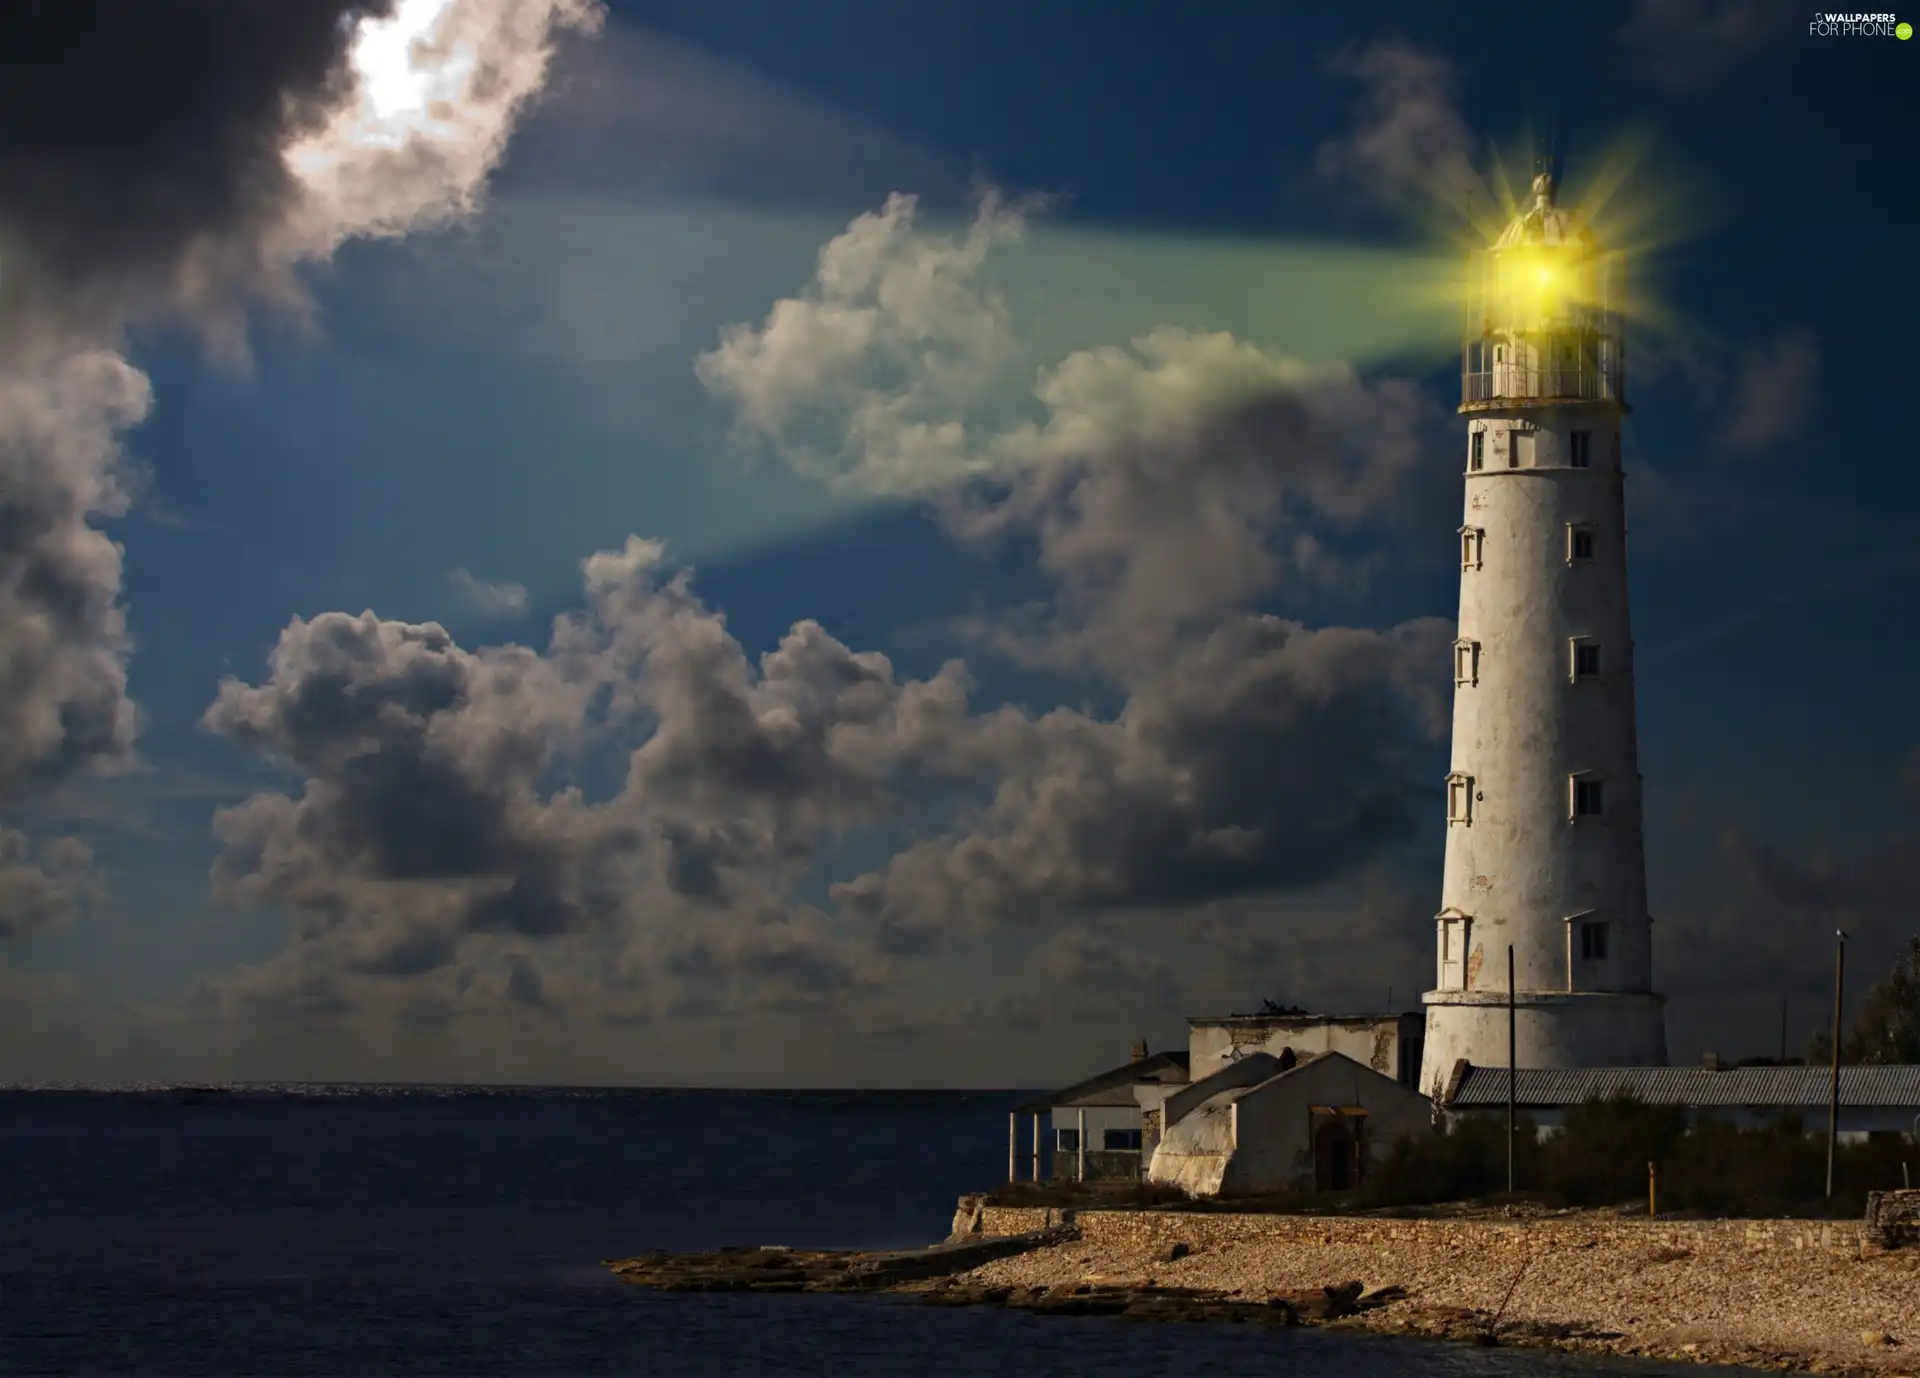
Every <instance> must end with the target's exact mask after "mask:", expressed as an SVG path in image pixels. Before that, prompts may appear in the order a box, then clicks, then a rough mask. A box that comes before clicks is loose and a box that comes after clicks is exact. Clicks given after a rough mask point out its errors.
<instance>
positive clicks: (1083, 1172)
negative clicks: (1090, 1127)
mask: <svg viewBox="0 0 1920 1378" xmlns="http://www.w3.org/2000/svg"><path fill="white" fill-rule="evenodd" d="M1079 1168H1080V1180H1081V1181H1083V1182H1084V1181H1086V1180H1087V1112H1086V1111H1084V1110H1082V1111H1081V1112H1080V1162H1079Z"/></svg>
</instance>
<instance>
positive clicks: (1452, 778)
mask: <svg viewBox="0 0 1920 1378" xmlns="http://www.w3.org/2000/svg"><path fill="white" fill-rule="evenodd" d="M1447 822H1449V823H1471V822H1473V777H1472V776H1471V775H1462V774H1460V773H1459V772H1458V771H1455V772H1454V773H1453V774H1452V775H1449V776H1448V777H1447Z"/></svg>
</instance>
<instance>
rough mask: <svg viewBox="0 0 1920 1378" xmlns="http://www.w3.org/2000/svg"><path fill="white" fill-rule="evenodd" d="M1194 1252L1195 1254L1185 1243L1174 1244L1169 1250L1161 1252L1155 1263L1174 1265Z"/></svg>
mask: <svg viewBox="0 0 1920 1378" xmlns="http://www.w3.org/2000/svg"><path fill="white" fill-rule="evenodd" d="M1192 1252H1193V1249H1192V1247H1191V1246H1190V1245H1188V1244H1186V1243H1184V1242H1182V1243H1178V1244H1173V1245H1170V1246H1168V1248H1166V1249H1165V1250H1164V1251H1163V1252H1161V1253H1160V1254H1159V1255H1158V1256H1156V1257H1155V1259H1154V1262H1156V1263H1174V1262H1177V1261H1179V1260H1180V1259H1183V1258H1185V1257H1186V1256H1187V1255H1188V1254H1190V1253H1192Z"/></svg>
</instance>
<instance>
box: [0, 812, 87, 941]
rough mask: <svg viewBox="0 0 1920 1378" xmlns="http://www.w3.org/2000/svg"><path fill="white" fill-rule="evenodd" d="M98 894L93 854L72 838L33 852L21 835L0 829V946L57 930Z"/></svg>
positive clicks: (42, 846) (32, 845)
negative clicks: (28, 936) (0, 943)
mask: <svg viewBox="0 0 1920 1378" xmlns="http://www.w3.org/2000/svg"><path fill="white" fill-rule="evenodd" d="M101 893H102V885H101V877H100V873H99V871H98V870H97V869H95V867H94V864H93V852H92V851H91V850H90V849H89V848H88V847H87V845H86V844H85V843H84V842H81V841H80V840H79V839H78V838H72V837H62V838H55V839H53V840H51V841H48V842H43V843H41V844H40V845H39V846H38V847H36V846H35V845H34V844H33V842H32V841H31V840H30V839H29V838H28V837H27V836H26V835H25V834H24V833H19V832H15V831H14V830H12V829H11V828H0V941H4V940H6V939H10V938H19V937H22V936H24V935H26V934H30V933H36V932H41V931H44V930H46V929H49V928H57V927H59V926H60V925H62V924H64V923H66V922H67V920H69V919H70V918H72V917H73V915H74V913H75V911H76V910H78V909H80V908H82V907H84V906H85V905H87V904H90V903H93V902H95V901H97V900H98V899H99V898H100V895H101Z"/></svg>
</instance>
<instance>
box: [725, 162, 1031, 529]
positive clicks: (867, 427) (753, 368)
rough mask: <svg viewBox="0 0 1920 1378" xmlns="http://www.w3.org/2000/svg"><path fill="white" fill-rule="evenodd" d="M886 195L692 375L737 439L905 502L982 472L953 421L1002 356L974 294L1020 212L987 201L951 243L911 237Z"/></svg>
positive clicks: (909, 220) (1001, 319)
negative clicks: (728, 416) (801, 285)
mask: <svg viewBox="0 0 1920 1378" xmlns="http://www.w3.org/2000/svg"><path fill="white" fill-rule="evenodd" d="M917 212H918V203H917V201H916V199H915V198H914V197H912V196H905V195H894V196H890V197H888V198H887V202H886V204H885V205H884V206H883V207H882V208H881V209H880V210H879V211H876V212H868V213H867V214H864V215H861V216H859V217H858V218H857V219H855V220H854V221H853V223H852V224H850V225H849V226H848V227H847V229H846V231H845V232H844V233H843V234H840V235H838V236H836V237H835V238H834V239H832V240H831V241H829V242H828V243H827V245H826V246H825V247H824V248H822V249H821V251H820V259H819V265H818V268H817V271H816V272H815V274H814V280H813V282H812V283H811V284H810V286H809V288H808V290H807V291H806V292H805V293H804V294H803V295H801V296H797V297H788V298H785V299H783V300H781V301H780V302H778V303H776V304H775V306H774V308H773V310H772V311H771V312H769V313H768V315H767V318H766V320H765V321H764V322H762V323H761V324H760V325H759V326H749V325H734V326H730V327H728V328H727V330H726V331H724V332H723V333H722V336H721V340H720V343H719V345H718V346H717V347H716V348H714V349H712V350H710V351H708V352H707V353H705V354H702V355H701V356H700V357H699V359H698V360H697V361H696V364H695V372H696V373H697V375H698V376H699V378H700V381H701V382H702V383H703V384H705V385H706V387H707V388H708V390H709V391H711V392H712V393H713V394H714V395H716V396H717V397H721V398H723V399H725V400H726V401H727V402H729V403H730V404H731V405H732V406H733V408H734V411H735V416H736V419H737V422H738V427H739V430H740V432H741V433H742V434H743V435H744V436H746V437H748V438H749V439H752V440H755V441H761V442H765V443H767V444H770V445H771V446H772V447H773V448H774V449H776V450H777V451H778V452H779V453H780V454H781V455H782V456H783V457H784V458H786V459H787V460H788V461H790V462H791V463H793V464H794V465H795V467H797V468H799V469H801V470H803V471H805V472H808V473H812V474H814V475H816V476H818V477H821V478H825V479H829V480H832V481H835V482H842V483H846V484H849V485H851V486H855V487H859V488H862V489H866V490H870V491H878V492H914V491H921V490H924V489H926V488H928V487H930V486H938V485H941V484H946V483H952V482H955V481H957V480H959V479H961V478H964V477H966V476H967V475H969V474H972V473H978V472H981V471H983V470H984V469H986V468H988V467H990V465H991V463H992V459H991V457H990V456H986V455H980V454H976V453H975V452H974V450H975V446H974V444H973V442H972V439H971V437H970V436H969V434H968V429H967V423H966V421H965V420H964V419H962V417H961V415H960V414H961V413H963V412H965V411H966V410H967V408H968V407H969V405H970V404H972V403H974V402H975V400H976V399H977V398H978V396H979V395H980V393H981V392H982V391H983V390H984V389H985V388H986V387H987V385H988V384H990V383H991V381H992V380H993V378H994V376H995V373H996V371H997V369H998V368H999V367H1001V366H1002V365H1004V364H1005V362H1006V361H1007V360H1008V359H1009V357H1010V356H1011V355H1012V353H1013V337H1012V333H1011V327H1010V322H1009V320H1008V314H1007V307H1006V304H1005V302H1004V301H1003V300H1002V299H1001V298H1000V297H999V296H998V295H997V294H996V293H994V292H992V291H990V290H988V289H986V288H985V287H983V286H981V285H980V283H979V281H978V276H979V269H980V266H981V264H982V263H983V262H984V260H985V258H986V255H987V252H988V250H989V249H990V248H991V247H992V246H993V245H994V244H995V243H997V242H1001V241H1004V240H1007V239H1010V238H1013V237H1015V236H1017V235H1018V234H1019V233H1020V231H1021V229H1022V225H1023V218H1022V214H1021V212H1020V210H1019V209H1018V208H1015V207H1010V206H1008V205H1006V204H1005V203H1003V202H1002V201H1001V200H1000V199H999V198H998V197H996V196H993V195H991V194H990V195H988V196H987V197H986V198H985V199H984V200H983V201H982V202H981V204H980V207H979V211H978V213H977V214H976V215H975V217H974V219H973V221H972V223H971V225H970V226H969V227H968V228H967V230H966V232H965V233H964V234H962V235H960V236H957V237H944V236H938V235H930V234H926V233H923V232H921V231H919V230H917V229H916V227H915V217H916V215H917Z"/></svg>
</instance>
